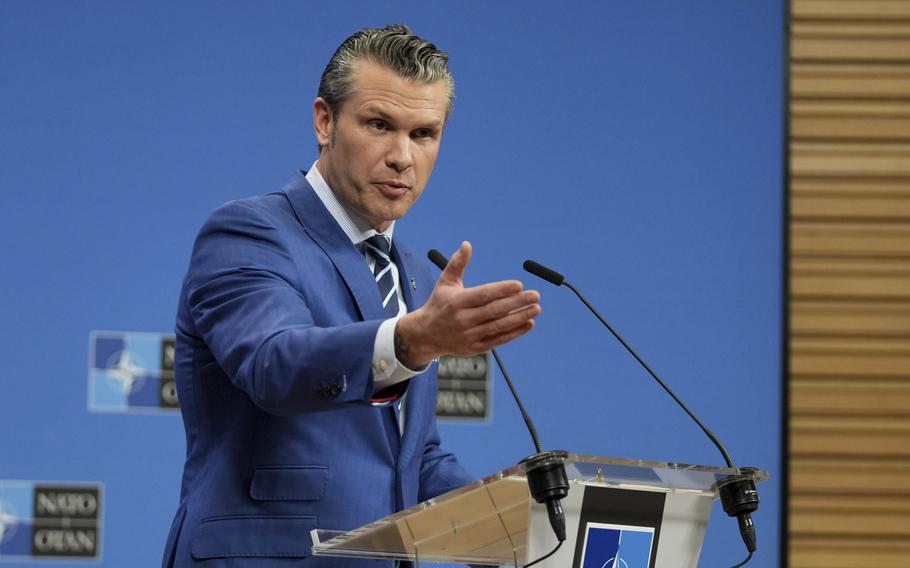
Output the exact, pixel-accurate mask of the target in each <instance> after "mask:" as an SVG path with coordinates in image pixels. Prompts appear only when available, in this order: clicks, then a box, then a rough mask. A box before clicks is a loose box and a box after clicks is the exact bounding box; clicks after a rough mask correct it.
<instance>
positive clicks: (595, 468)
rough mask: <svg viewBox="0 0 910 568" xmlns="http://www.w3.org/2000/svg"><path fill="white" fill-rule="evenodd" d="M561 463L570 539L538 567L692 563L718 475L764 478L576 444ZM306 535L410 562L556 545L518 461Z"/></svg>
mask: <svg viewBox="0 0 910 568" xmlns="http://www.w3.org/2000/svg"><path fill="white" fill-rule="evenodd" d="M565 465H566V472H567V474H568V478H569V495H568V496H567V497H566V498H565V499H564V500H563V507H564V509H565V513H566V529H567V531H566V532H567V540H566V542H565V543H563V546H562V547H561V548H560V550H559V552H558V553H557V554H555V555H553V556H552V557H550V558H548V559H547V560H545V561H544V562H541V563H540V564H537V565H536V566H538V567H541V568H546V567H559V568H566V567H571V566H573V559H576V557H578V558H580V556H579V554H586V553H587V554H595V553H598V554H606V555H607V557H606V558H604V560H609V554H613V555H614V556H617V557H618V556H619V555H620V554H622V555H623V557H625V558H631V556H630V555H635V554H638V555H639V556H642V555H644V554H647V555H648V556H649V557H650V561H649V562H646V564H645V565H651V566H659V567H660V568H673V567H677V566H678V567H691V566H695V565H697V563H698V556H699V554H700V553H701V545H702V541H703V540H704V534H705V529H706V527H707V523H708V518H709V516H710V514H711V504H712V502H713V500H714V499H715V498H717V483H718V481H720V480H721V479H723V478H725V477H727V476H728V475H740V474H746V475H749V476H751V477H753V479H754V481H755V482H756V483H759V482H761V481H764V480H766V479H767V478H768V474H767V473H766V472H764V471H760V470H751V469H750V470H742V471H740V470H737V469H729V468H718V467H706V466H694V465H686V464H677V463H667V462H654V461H642V460H628V459H619V458H606V457H595V456H586V455H578V454H569V455H568V458H567V461H566V463H565ZM623 535H625V536H623ZM311 536H312V540H313V554H315V555H326V556H347V557H357V558H387V559H400V560H410V561H412V562H414V563H415V566H421V565H423V564H425V563H434V562H450V563H458V564H485V565H493V566H523V565H525V564H526V563H528V562H530V561H532V560H534V559H536V558H538V557H540V556H543V555H544V554H546V553H547V552H549V551H550V550H552V549H553V547H554V546H555V545H556V538H555V537H554V536H553V533H552V529H551V528H550V526H549V522H548V520H547V516H546V510H545V508H544V507H543V506H542V505H539V504H537V503H535V502H534V500H533V499H532V498H531V495H530V493H529V491H528V484H527V480H526V477H525V471H524V469H523V467H522V466H521V465H516V466H514V467H511V468H509V469H506V470H503V471H501V472H499V473H496V474H494V475H491V476H489V477H486V478H484V479H482V480H480V481H477V482H475V483H472V484H469V485H466V486H464V487H461V488H459V489H456V490H454V491H451V492H449V493H446V494H444V495H440V496H439V497H437V498H435V499H431V500H429V501H425V502H423V503H420V504H418V505H415V506H414V507H411V508H409V509H406V510H404V511H400V512H398V513H396V514H394V515H390V516H388V517H385V518H383V519H379V520H378V521H375V522H372V523H369V524H367V525H364V526H362V527H359V528H356V529H354V530H351V531H348V532H341V531H333V530H325V529H314V530H313V531H312V535H311ZM623 538H625V540H623ZM622 542H625V543H631V544H626V545H622V544H618V543H622ZM611 546H612V547H613V548H612V549H611V548H610V547H611ZM622 546H625V547H626V548H625V550H623V549H622V548H621V547H622ZM617 547H619V548H617ZM607 550H612V551H613V552H604V551H607ZM645 551H646V552H645ZM574 565H575V566H580V565H582V564H579V563H578V562H577V561H576V562H575V563H574ZM597 565H598V566H599V565H600V563H598V564H597ZM611 565H612V564H611ZM616 565H617V566H618V565H621V564H620V563H619V562H616Z"/></svg>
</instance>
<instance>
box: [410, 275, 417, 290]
mask: <svg viewBox="0 0 910 568" xmlns="http://www.w3.org/2000/svg"><path fill="white" fill-rule="evenodd" d="M416 289H417V280H415V279H414V278H411V290H416Z"/></svg>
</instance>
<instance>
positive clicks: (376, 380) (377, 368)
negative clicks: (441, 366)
mask: <svg viewBox="0 0 910 568" xmlns="http://www.w3.org/2000/svg"><path fill="white" fill-rule="evenodd" d="M399 319H401V316H398V317H395V318H391V319H387V320H385V321H384V322H382V323H381V324H380V325H379V331H377V332H376V342H375V343H374V344H373V392H374V393H376V392H379V391H381V390H382V389H384V388H388V387H390V386H392V385H394V384H398V383H400V382H402V381H406V380H408V379H410V378H411V377H413V376H415V375H419V374H420V373H422V372H424V371H426V370H427V367H429V365H424V367H423V368H422V369H418V370H416V371H413V370H411V369H409V368H407V367H406V366H405V365H404V364H403V363H402V362H401V361H399V360H398V358H397V357H396V356H395V326H396V325H397V324H398V320H399Z"/></svg>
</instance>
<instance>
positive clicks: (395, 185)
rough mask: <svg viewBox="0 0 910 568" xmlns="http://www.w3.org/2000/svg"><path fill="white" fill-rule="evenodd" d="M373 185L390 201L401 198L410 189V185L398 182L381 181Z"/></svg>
mask: <svg viewBox="0 0 910 568" xmlns="http://www.w3.org/2000/svg"><path fill="white" fill-rule="evenodd" d="M373 185H374V186H376V188H377V189H379V191H380V193H382V195H383V196H385V197H388V198H392V199H395V198H398V197H401V196H402V195H404V194H406V193H407V192H408V191H409V190H410V189H411V186H410V185H408V184H406V183H404V182H403V181H398V180H383V181H378V182H375V183H374V184H373Z"/></svg>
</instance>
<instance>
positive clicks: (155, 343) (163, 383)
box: [88, 331, 179, 412]
mask: <svg viewBox="0 0 910 568" xmlns="http://www.w3.org/2000/svg"><path fill="white" fill-rule="evenodd" d="M88 360H89V371H88V407H89V410H91V411H93V412H156V411H161V410H165V411H167V410H175V409H177V408H178V407H179V404H178V402H177V383H176V382H175V381H174V335H173V334H167V333H129V332H108V331H95V332H92V333H91V334H90V336H89V357H88Z"/></svg>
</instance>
